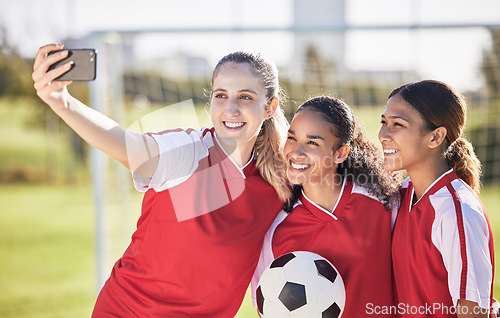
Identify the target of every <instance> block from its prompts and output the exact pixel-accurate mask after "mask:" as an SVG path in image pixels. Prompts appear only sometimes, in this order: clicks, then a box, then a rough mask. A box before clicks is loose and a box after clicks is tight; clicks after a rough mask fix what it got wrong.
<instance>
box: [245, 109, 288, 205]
mask: <svg viewBox="0 0 500 318" xmlns="http://www.w3.org/2000/svg"><path fill="white" fill-rule="evenodd" d="M287 131H288V121H287V120H286V118H285V114H284V113H283V111H282V110H281V108H280V107H278V109H276V112H275V113H274V116H273V117H271V118H269V119H267V120H265V121H264V124H263V125H262V130H261V132H260V133H259V136H258V137H257V140H256V141H255V146H254V150H255V154H256V156H257V168H258V169H259V171H260V175H261V176H262V178H263V179H264V180H266V181H267V182H269V183H270V184H271V185H272V186H273V187H274V188H275V189H276V192H277V193H278V196H279V197H280V199H281V200H282V201H283V202H285V201H287V200H288V199H289V198H290V196H291V191H290V188H289V185H288V179H287V177H286V168H285V157H284V155H283V147H284V145H285V141H286V136H287Z"/></svg>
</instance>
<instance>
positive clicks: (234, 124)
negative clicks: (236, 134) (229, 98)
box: [224, 121, 245, 128]
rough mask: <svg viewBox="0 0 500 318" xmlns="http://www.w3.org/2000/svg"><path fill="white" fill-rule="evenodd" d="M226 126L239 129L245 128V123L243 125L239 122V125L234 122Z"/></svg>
mask: <svg viewBox="0 0 500 318" xmlns="http://www.w3.org/2000/svg"><path fill="white" fill-rule="evenodd" d="M224 124H225V125H226V126H227V127H229V128H239V127H241V126H243V125H244V124H245V123H242V122H238V123H232V122H228V121H226V122H224Z"/></svg>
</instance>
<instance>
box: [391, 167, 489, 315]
mask: <svg viewBox="0 0 500 318" xmlns="http://www.w3.org/2000/svg"><path fill="white" fill-rule="evenodd" d="M403 191H404V196H403V201H402V204H401V207H400V209H399V213H398V216H397V219H396V224H395V225H394V233H393V243H392V258H393V266H394V278H395V285H396V293H397V299H398V313H399V314H400V315H401V317H412V318H415V317H456V313H455V307H454V306H455V305H456V304H457V300H458V299H466V300H470V301H474V302H477V303H478V304H479V306H481V307H483V308H489V306H490V301H491V297H492V283H493V238H492V234H491V229H490V226H489V223H488V218H487V216H486V212H485V210H484V207H483V205H482V203H481V201H480V200H479V198H478V197H477V196H476V194H475V193H474V191H473V190H472V189H470V188H469V187H468V186H467V185H466V184H465V182H463V181H462V180H461V179H459V178H458V177H457V175H456V174H455V172H454V171H453V170H449V171H448V172H446V173H445V174H443V175H442V176H441V177H440V178H438V179H437V180H436V181H435V182H434V183H433V184H432V185H431V186H430V187H429V188H428V189H427V191H426V192H425V193H424V195H423V196H422V197H421V198H420V200H418V201H417V202H416V203H415V204H414V205H413V206H412V198H413V196H414V189H413V185H412V184H411V182H409V179H408V180H407V181H405V183H404V184H403Z"/></svg>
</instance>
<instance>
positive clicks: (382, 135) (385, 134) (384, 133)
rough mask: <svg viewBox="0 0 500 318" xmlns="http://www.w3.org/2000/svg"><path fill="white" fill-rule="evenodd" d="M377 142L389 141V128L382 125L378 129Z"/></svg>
mask: <svg viewBox="0 0 500 318" xmlns="http://www.w3.org/2000/svg"><path fill="white" fill-rule="evenodd" d="M378 140H379V141H380V142H381V143H384V142H385V141H389V140H391V131H390V128H389V127H387V125H382V126H381V127H380V130H379V131H378Z"/></svg>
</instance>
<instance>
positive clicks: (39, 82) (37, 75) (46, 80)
mask: <svg viewBox="0 0 500 318" xmlns="http://www.w3.org/2000/svg"><path fill="white" fill-rule="evenodd" d="M72 64H73V62H68V63H66V64H64V65H61V66H59V67H57V68H55V69H53V70H51V71H48V72H47V71H46V70H45V68H43V70H45V71H44V72H42V71H43V70H39V69H37V70H35V71H34V72H33V75H32V77H33V80H34V82H35V84H34V87H35V89H36V90H37V91H38V90H41V89H43V88H45V87H47V86H51V88H52V89H53V90H55V89H54V87H56V86H57V87H59V85H58V84H60V83H63V84H64V85H68V84H69V83H71V81H54V79H56V78H58V77H59V76H61V75H62V74H64V73H66V72H67V71H69V70H70V69H71V66H72ZM40 68H41V67H40ZM64 85H63V86H64Z"/></svg>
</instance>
